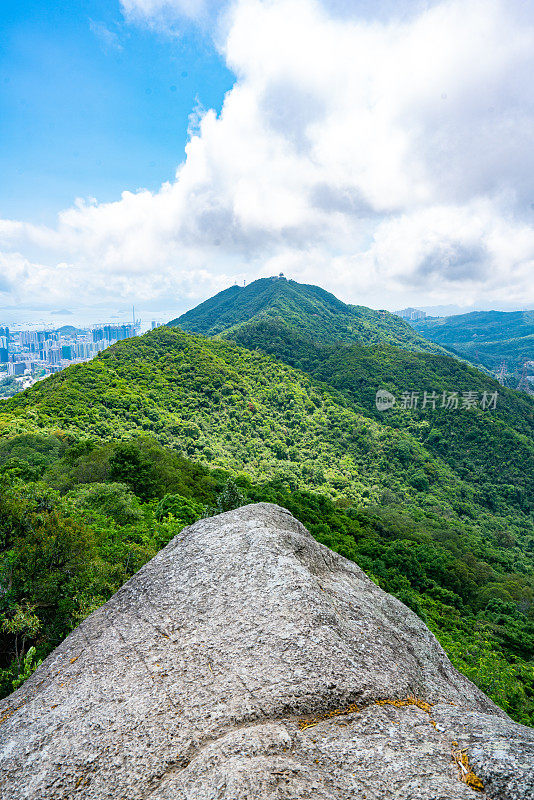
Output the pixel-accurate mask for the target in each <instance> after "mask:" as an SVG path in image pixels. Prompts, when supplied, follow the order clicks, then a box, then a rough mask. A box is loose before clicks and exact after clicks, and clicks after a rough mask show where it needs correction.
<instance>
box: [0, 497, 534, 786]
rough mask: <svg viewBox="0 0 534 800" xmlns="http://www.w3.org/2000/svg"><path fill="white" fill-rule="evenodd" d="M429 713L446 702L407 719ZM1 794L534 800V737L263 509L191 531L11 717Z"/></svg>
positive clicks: (1, 752) (331, 560) (354, 577)
mask: <svg viewBox="0 0 534 800" xmlns="http://www.w3.org/2000/svg"><path fill="white" fill-rule="evenodd" d="M410 697H416V698H420V699H422V700H424V701H426V702H427V703H429V704H432V705H431V706H429V707H428V706H425V705H424V704H423V703H420V704H419V705H417V704H414V703H413V702H410V701H409V702H408V703H407V704H404V705H399V704H397V706H396V705H393V704H392V701H395V700H405V699H407V698H410ZM384 701H387V702H384ZM332 711H340V712H341V713H336V714H335V715H331V716H327V715H328V713H329V712H332ZM461 750H465V751H466V753H467V757H468V760H469V765H470V767H471V768H472V770H473V772H474V773H475V774H476V776H478V778H479V779H480V780H481V781H482V783H483V785H484V790H483V791H478V792H477V791H475V790H474V789H473V788H471V787H470V786H469V785H468V784H466V783H465V782H462V781H461V780H460V777H459V776H460V768H459V767H458V766H457V764H456V762H455V760H454V759H453V752H456V753H457V752H458V751H461ZM0 784H1V785H0V796H1V797H2V799H3V800H23V799H24V798H32V800H60V799H61V800H64V799H66V798H87V800H108V799H109V800H112V799H113V800H149V798H150V800H262V799H263V798H265V800H271V799H272V800H274V798H286V799H287V800H300V798H310V799H313V800H349V799H350V800H359V798H361V799H362V800H364V799H365V800H386V798H388V799H389V798H395V799H396V800H409V799H410V798H413V799H414V800H461V799H462V800H463V798H466V799H467V798H475V797H479V798H502V799H503V800H504V799H505V798H506V800H519V798H521V800H524V799H526V798H534V788H533V787H534V730H532V729H530V728H526V727H523V726H522V725H517V724H515V723H514V722H512V721H511V720H510V719H509V718H508V717H507V716H506V714H505V713H504V712H503V711H501V710H500V709H499V708H497V707H496V706H495V705H494V704H493V703H492V702H491V701H490V700H489V699H488V698H487V697H486V696H485V695H484V694H482V693H481V692H480V691H479V690H478V689H477V688H476V687H475V686H474V685H473V684H472V683H470V682H469V681H468V680H467V679H466V678H464V677H463V676H461V675H460V674H459V673H457V672H456V671H455V670H454V669H453V667H452V666H451V664H450V662H449V661H448V659H447V657H446V655H445V654H444V652H443V650H442V649H441V647H440V646H439V644H438V643H437V641H436V639H435V638H434V637H433V636H432V634H431V633H430V632H429V631H428V629H427V628H426V627H425V625H424V624H423V623H422V622H421V620H420V619H419V618H418V617H417V616H416V615H415V614H413V613H412V612H411V611H410V610H409V609H408V608H406V607H405V606H404V605H402V603H400V602H399V601H397V600H396V599H394V598H393V597H391V596H390V595H387V594H385V593H384V592H383V591H382V590H381V589H379V588H378V587H377V586H375V584H373V583H372V582H371V581H370V580H369V579H368V578H367V577H366V576H365V575H364V573H363V572H362V571H361V570H360V569H359V568H358V567H357V566H356V565H355V564H353V563H351V562H349V561H347V560H346V559H344V558H342V557H341V556H339V555H337V554H335V553H333V552H331V551H330V550H328V549H327V548H326V547H323V546H322V545H320V544H318V543H317V542H315V541H314V539H313V538H312V537H311V536H310V534H309V533H308V532H307V531H306V529H305V528H304V527H303V526H302V525H301V524H300V523H299V522H297V521H296V520H295V519H294V518H293V517H292V516H291V514H289V513H288V512H287V511H285V510H284V509H282V508H279V507H278V506H275V505H270V504H266V503H260V504H257V505H250V506H245V507H244V508H240V509H237V510H236V511H230V512H228V513H226V514H221V515H219V516H217V517H212V518H210V519H206V520H201V521H200V522H197V523H196V524H195V525H192V526H191V527H189V528H186V529H185V530H183V531H182V532H181V533H180V534H179V535H178V536H177V537H176V538H175V539H173V541H172V542H170V544H169V545H168V546H167V547H166V548H165V549H164V550H162V551H161V552H160V553H159V554H158V555H157V556H156V557H155V558H154V559H152V561H150V562H149V563H148V564H147V565H146V566H145V567H143V569H141V570H140V571H139V572H138V573H137V574H136V575H134V577H133V578H132V579H131V580H130V581H128V583H127V584H126V585H125V586H123V588H122V589H121V590H120V591H119V592H117V594H115V595H114V596H113V597H112V598H111V600H110V601H109V602H108V603H106V604H105V605H104V606H103V607H102V608H100V609H99V610H98V611H96V612H94V613H93V614H91V616H90V617H88V618H87V619H86V620H85V622H83V623H82V624H81V625H80V626H79V627H78V628H77V629H76V630H75V631H73V633H71V634H70V636H69V637H68V638H67V639H66V640H65V641H64V642H63V643H62V644H61V645H60V646H59V647H58V648H57V649H56V650H55V651H54V652H53V653H51V655H50V656H49V657H48V658H47V659H46V661H45V662H44V663H43V664H42V665H41V667H40V668H39V669H38V670H37V671H36V672H35V673H34V675H33V676H32V677H31V678H30V679H29V680H28V681H27V682H26V683H25V684H24V685H23V686H22V687H21V688H20V689H18V690H17V691H16V692H15V693H14V694H12V695H11V696H10V697H8V698H7V699H5V700H3V701H2V702H1V703H0Z"/></svg>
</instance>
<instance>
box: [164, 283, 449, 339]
mask: <svg viewBox="0 0 534 800" xmlns="http://www.w3.org/2000/svg"><path fill="white" fill-rule="evenodd" d="M273 320H274V321H276V322H277V323H278V324H283V325H284V326H285V327H286V328H288V329H290V330H291V331H293V332H295V333H297V334H298V335H299V336H307V337H308V338H309V339H312V340H313V341H316V342H319V343H321V344H334V343H337V342H341V343H344V344H352V343H358V344H363V345H376V344H380V343H389V344H394V345H397V346H399V347H403V348H405V349H408V350H419V351H423V352H432V353H436V352H442V350H441V348H440V347H439V346H437V345H434V344H431V343H430V342H429V341H428V340H426V339H425V338H424V337H423V336H421V335H420V334H419V333H418V332H417V331H415V330H414V329H413V328H412V327H411V326H410V325H408V323H406V322H404V320H402V319H400V318H399V317H397V316H396V315H395V314H391V313H390V312H388V311H384V310H380V311H375V310H373V309H371V308H367V307H366V306H355V305H349V304H347V303H343V302H342V301H341V300H339V299H338V298H337V297H335V295H333V294H331V293H330V292H327V291H326V290H325V289H322V288H321V287H320V286H314V285H312V284H305V283H298V282H297V281H294V280H288V279H286V278H285V277H283V276H273V277H270V278H259V279H258V280H256V281H253V282H252V283H249V284H248V286H232V287H230V288H229V289H225V290H223V291H222V292H219V293H218V294H216V295H215V296H214V297H211V298H210V299H209V300H206V301H205V302H203V303H201V304H200V305H198V306H196V308H193V309H192V310H190V311H187V312H186V313H185V314H182V315H181V316H180V317H177V318H176V319H174V320H172V321H171V322H169V323H168V324H169V325H170V326H179V327H181V328H183V330H185V331H188V332H190V333H201V334H204V335H206V336H216V335H221V336H225V337H227V338H235V337H236V335H237V333H238V332H239V333H241V332H242V329H243V328H245V327H247V326H250V325H256V324H258V323H259V322H265V321H273Z"/></svg>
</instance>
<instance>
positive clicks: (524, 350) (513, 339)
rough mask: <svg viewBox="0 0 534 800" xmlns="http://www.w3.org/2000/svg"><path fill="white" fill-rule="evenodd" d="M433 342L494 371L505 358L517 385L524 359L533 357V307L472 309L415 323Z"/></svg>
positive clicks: (532, 359) (416, 328) (531, 359)
mask: <svg viewBox="0 0 534 800" xmlns="http://www.w3.org/2000/svg"><path fill="white" fill-rule="evenodd" d="M412 325H413V327H414V328H415V330H417V331H419V333H421V334H422V335H423V336H426V338H427V339H430V340H431V341H432V342H437V343H438V344H440V345H442V346H443V347H446V348H448V349H450V350H453V351H455V352H456V353H459V354H460V355H462V356H463V357H464V358H467V359H468V360H469V361H471V362H472V363H473V364H479V365H481V366H483V367H486V368H487V369H489V370H491V371H492V372H499V371H500V368H501V364H502V362H503V360H504V361H506V366H507V372H509V373H512V374H511V376H510V380H511V381H513V380H514V378H515V384H514V387H515V386H517V382H518V379H519V375H520V374H521V371H522V368H523V364H524V362H525V361H534V311H473V312H472V313H471V314H457V315H455V316H452V317H437V318H434V317H432V318H429V319H424V320H418V321H417V322H413V323H412Z"/></svg>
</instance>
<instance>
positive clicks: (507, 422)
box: [236, 320, 534, 514]
mask: <svg viewBox="0 0 534 800" xmlns="http://www.w3.org/2000/svg"><path fill="white" fill-rule="evenodd" d="M236 339H237V341H238V342H239V343H240V344H243V345H244V346H246V347H248V348H251V349H254V348H258V349H261V350H262V351H264V352H267V353H269V354H271V355H273V356H275V357H276V358H278V359H280V360H281V361H284V362H286V363H289V364H291V365H292V366H295V367H298V368H299V369H300V370H302V371H304V372H307V373H309V374H310V375H312V376H313V377H314V378H315V379H317V380H320V381H321V382H323V383H324V384H328V385H329V386H331V387H334V388H335V389H336V390H338V391H339V392H340V393H341V394H342V395H343V397H344V398H345V399H346V400H347V401H348V402H349V407H350V408H353V409H354V410H356V411H358V412H360V413H364V414H366V416H367V417H369V418H372V419H374V420H376V421H377V422H379V423H381V425H382V426H387V427H389V428H391V429H392V431H393V430H395V431H403V432H409V434H410V437H411V438H412V439H415V440H417V441H418V442H419V443H420V444H421V445H423V446H424V448H425V450H426V451H427V452H428V453H430V454H431V455H432V456H433V457H434V458H436V459H439V460H440V461H441V462H445V463H447V464H448V465H449V466H450V467H451V469H452V470H454V474H455V475H456V476H458V477H461V478H462V479H464V480H465V481H467V482H468V483H469V485H470V487H471V488H472V489H474V491H475V494H476V497H477V502H478V503H479V504H480V505H482V506H485V507H486V508H489V509H491V510H495V509H497V508H499V507H501V504H502V503H504V504H506V497H508V498H509V500H510V501H511V504H510V505H513V506H517V507H519V508H521V509H523V510H524V511H525V512H526V513H528V514H530V513H532V510H533V508H534V404H533V403H532V401H531V400H530V399H529V398H528V397H526V396H523V395H520V394H518V393H516V392H512V391H510V390H508V389H506V388H503V387H501V386H500V385H499V384H497V383H496V381H494V380H492V379H491V378H490V377H489V376H487V375H485V374H484V373H481V372H479V371H478V370H477V369H475V368H473V367H470V366H469V365H467V364H464V363H462V362H459V361H456V360H455V359H452V358H449V357H447V356H443V355H440V354H436V355H434V354H426V353H425V354H422V353H414V352H406V351H401V350H399V348H397V347H393V346H391V345H381V346H379V347H364V346H361V345H350V346H340V345H328V346H321V345H319V344H317V343H315V342H313V341H312V340H311V339H308V338H306V337H305V336H303V335H301V334H300V333H296V332H295V331H293V330H292V329H291V328H290V327H289V326H288V325H287V324H285V323H284V322H281V321H277V320H269V321H265V322H259V323H253V324H251V325H247V326H243V327H242V328H241V329H240V330H239V331H238V332H237V335H236ZM378 388H384V389H387V390H389V391H390V392H391V393H392V394H394V395H395V396H396V397H397V398H398V399H401V397H402V393H403V391H408V392H410V393H411V392H412V391H416V392H418V394H419V398H418V404H417V407H415V408H411V409H407V410H405V409H403V408H402V407H399V406H396V407H394V408H393V409H391V410H388V411H387V412H381V411H378V410H377V408H376V405H375V393H376V391H377V389H378ZM451 389H454V390H455V391H457V392H458V393H459V398H460V399H459V408H458V409H446V408H441V407H440V406H441V398H442V395H443V392H446V393H447V396H448V392H449V391H450V390H451ZM425 391H427V392H429V393H430V392H431V391H434V392H435V393H436V396H437V400H436V408H433V406H432V404H429V405H428V406H427V408H423V407H422V406H423V400H424V392H425ZM469 391H471V392H476V393H477V398H478V401H479V406H478V408H477V409H476V410H475V409H462V408H461V405H462V399H461V398H462V396H463V393H464V392H469ZM496 391H497V392H498V399H497V407H496V408H495V410H492V411H491V412H489V411H487V412H483V411H482V409H481V408H480V402H481V399H482V396H483V394H484V392H487V394H488V396H491V394H492V393H494V392H496ZM396 461H400V462H401V463H405V465H408V464H409V463H410V462H411V451H410V450H408V451H407V453H406V454H405V455H404V456H402V455H397V459H396V460H392V462H391V465H390V468H391V469H393V470H394V469H395V467H396ZM427 472H428V469H427ZM426 488H427V489H428V487H426Z"/></svg>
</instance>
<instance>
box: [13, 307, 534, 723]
mask: <svg viewBox="0 0 534 800" xmlns="http://www.w3.org/2000/svg"><path fill="white" fill-rule="evenodd" d="M264 325H267V326H268V327H269V332H268V334H267V332H266V331H265V329H264V327H263V326H264ZM272 325H277V326H279V323H276V321H275V322H270V321H267V322H266V323H261V324H259V325H254V326H250V327H249V328H248V329H247V331H245V329H244V328H243V329H242V332H241V333H242V335H243V336H245V335H247V336H249V339H248V340H247V344H248V346H249V347H250V348H254V347H258V346H260V345H261V346H262V348H263V349H269V348H270V349H271V350H272V351H273V353H274V354H275V355H276V358H273V357H272V356H269V355H267V354H265V353H264V352H260V351H259V350H254V349H245V348H243V347H241V346H238V345H237V344H235V343H233V342H230V341H225V340H221V339H217V338H216V339H208V338H205V337H202V336H191V335H189V334H186V333H183V332H181V331H179V330H177V329H176V328H160V329H157V330H155V331H152V332H150V333H148V334H145V336H143V337H139V338H136V339H131V340H127V341H123V342H120V343H118V344H117V345H114V346H113V347H112V348H109V349H108V350H107V351H104V352H103V353H101V355H100V356H99V357H98V358H96V359H94V360H93V361H91V362H89V363H86V364H83V365H78V366H74V367H71V368H69V369H67V370H65V371H63V372H61V373H59V374H57V375H55V376H54V377H53V378H51V379H48V380H46V381H43V382H41V383H39V384H36V385H35V386H34V387H32V388H31V389H30V390H28V391H26V392H24V393H22V394H20V395H18V396H16V397H13V398H11V399H9V400H6V401H3V403H2V406H1V410H2V413H1V415H0V425H1V431H2V438H1V445H0V462H1V464H2V467H1V470H2V472H3V474H4V478H3V480H4V489H3V493H2V506H1V510H0V523H1V526H2V536H3V545H2V555H1V562H0V564H1V566H0V569H1V571H2V574H3V575H4V576H8V575H9V585H10V589H9V591H8V592H7V593H5V594H4V595H3V598H2V603H3V609H2V613H3V615H4V622H3V623H2V625H3V632H4V633H3V635H4V639H5V648H4V650H5V652H8V653H10V658H9V659H8V661H7V662H6V661H4V664H3V665H2V666H3V669H4V673H3V674H4V679H3V680H4V685H5V690H8V689H9V687H10V685H11V684H12V682H13V681H15V682H16V681H19V680H21V679H22V677H23V675H24V674H26V673H29V672H30V671H31V670H32V669H33V667H34V666H35V663H36V661H37V660H38V658H40V657H42V656H43V655H46V653H47V652H49V650H50V648H51V647H53V646H54V645H55V644H57V642H58V641H59V640H60V639H61V638H62V636H64V635H65V634H66V632H68V630H70V629H71V627H72V626H73V625H74V624H76V622H77V621H79V619H81V618H83V616H84V615H85V614H86V613H88V612H89V611H90V610H91V609H92V608H94V607H95V606H97V605H98V604H100V603H101V602H103V601H104V600H105V599H106V598H107V597H109V596H110V594H111V593H112V592H113V591H115V590H116V588H118V586H119V585H120V584H121V582H123V581H124V580H125V579H126V578H127V577H128V575H130V574H132V572H133V571H135V570H136V569H137V568H139V566H140V565H141V564H142V563H144V562H145V561H146V560H147V559H148V558H150V557H151V556H152V555H153V554H154V553H155V552H156V551H157V549H158V548H159V547H161V546H162V545H163V544H164V543H165V542H166V541H168V539H169V538H170V537H172V536H173V535H174V534H175V533H177V532H178V531H179V529H180V527H181V526H182V525H184V524H186V523H188V522H191V521H193V520H194V519H196V518H198V517H199V516H201V515H203V514H206V513H213V511H214V510H217V509H224V508H226V507H232V506H233V505H235V504H239V503H242V502H246V501H247V500H262V499H263V500H272V501H275V502H279V503H281V504H282V505H285V506H287V507H288V508H290V510H291V511H292V512H293V513H294V514H295V515H296V516H297V517H298V518H299V519H302V521H303V522H304V523H305V524H306V525H308V526H309V527H310V529H311V530H312V532H313V533H314V535H315V536H316V537H317V538H318V539H319V540H320V541H322V542H324V543H326V544H328V545H329V546H330V547H333V548H334V549H336V550H339V552H342V553H343V554H345V555H346V556H347V557H349V558H353V559H355V560H356V561H357V562H358V563H359V564H360V565H361V566H362V567H363V568H364V569H365V570H366V571H367V572H368V573H369V574H370V575H371V576H372V577H373V578H374V579H375V580H376V581H377V582H378V583H380V585H382V586H383V587H384V588H385V589H387V590H388V591H392V592H394V593H395V594H397V596H399V597H400V598H401V599H402V600H404V601H405V602H407V603H408V604H410V605H411V606H412V607H413V608H415V609H416V610H417V611H418V613H420V614H421V616H422V617H423V618H424V619H425V620H426V621H427V622H428V623H429V624H430V625H431V627H432V628H433V629H434V630H435V632H436V633H437V635H438V636H439V637H440V638H441V640H442V642H443V643H444V645H445V646H446V648H447V650H448V652H449V654H450V655H451V657H452V658H453V659H454V660H455V663H456V664H457V665H458V666H459V668H460V669H463V670H464V671H465V672H466V674H468V675H469V676H470V677H472V679H473V680H475V681H476V682H478V683H479V685H480V686H482V688H484V690H485V691H487V692H488V693H489V694H490V695H492V696H493V697H494V698H495V699H496V700H497V701H498V702H500V703H501V704H502V705H503V706H505V707H506V708H507V709H508V710H509V711H510V713H513V714H514V715H515V716H516V718H517V719H522V720H524V721H528V720H532V719H534V718H533V717H532V694H531V686H532V677H533V673H532V667H531V666H529V660H530V659H532V657H533V655H534V649H533V648H534V641H533V611H532V609H533V598H534V577H533V576H534V570H533V551H534V529H533V525H532V515H531V505H530V504H531V501H532V492H531V481H532V467H531V465H532V436H531V426H532V405H529V403H530V401H529V400H528V398H525V399H522V398H519V397H518V396H517V395H516V394H515V393H512V392H509V393H506V392H505V396H504V397H503V403H502V406H501V407H498V408H497V409H495V410H493V411H485V412H484V411H483V410H482V409H481V408H480V407H476V408H470V409H463V410H462V409H460V408H459V409H457V410H449V412H445V411H443V412H441V411H439V410H436V412H435V415H434V412H432V414H430V412H427V414H426V415H425V414H424V413H423V412H422V411H421V410H417V409H416V410H409V409H406V410H404V409H394V410H393V411H392V412H385V413H380V412H378V411H377V410H376V407H375V406H374V402H373V401H374V398H373V395H372V392H371V393H370V387H371V386H376V385H377V384H381V385H385V386H386V387H388V386H389V387H390V388H391V389H396V388H401V386H402V384H403V382H404V381H405V380H406V379H408V377H409V378H410V380H411V383H410V387H414V386H418V384H419V381H421V382H422V381H424V382H425V384H426V385H429V387H430V388H431V387H432V386H435V388H436V389H441V387H445V386H446V387H447V388H450V387H451V386H452V385H454V386H455V387H459V388H460V389H461V388H462V386H463V385H464V384H463V383H461V381H464V382H465V385H466V386H467V385H468V384H469V386H470V388H472V386H475V387H476V388H478V389H479V390H480V391H482V390H483V388H484V387H485V386H487V387H488V388H493V385H494V384H493V382H492V381H491V379H489V378H487V377H485V376H483V375H481V374H480V373H477V372H476V371H475V370H470V368H467V367H465V366H464V365H462V364H459V363H458V362H455V361H453V360H452V359H448V358H445V359H444V360H443V363H442V357H441V356H428V355H424V354H416V353H406V352H404V351H400V350H399V348H395V347H392V346H389V345H383V346H382V347H381V349H379V350H376V349H375V348H362V347H358V346H354V345H353V346H350V347H347V346H339V345H333V346H330V348H326V349H323V348H319V350H317V349H316V348H317V347H318V346H317V345H315V344H314V343H313V342H311V341H310V340H306V339H302V340H301V341H300V343H299V342H298V341H292V339H291V336H292V335H293V334H292V331H289V332H288V330H287V329H286V328H284V327H283V326H282V327H283V329H282V331H281V332H280V335H279V336H278V338H277V336H276V335H274V332H273V330H271V329H270V328H271V327H272ZM283 333H285V334H286V338H284V336H283V335H282V334H283ZM288 336H289V338H287V337H288ZM254 337H256V338H254ZM257 337H259V338H257ZM284 348H289V349H290V350H291V351H292V353H293V356H292V358H293V360H294V361H295V362H296V363H297V364H298V367H299V368H295V367H292V366H290V365H288V364H285V363H282V360H281V359H282V356H283V352H282V351H283V349H284ZM373 354H375V355H373ZM399 354H401V355H402V358H401V356H400V355H399ZM284 357H285V358H288V356H287V353H286V354H285V356H284ZM406 357H409V359H410V360H409V361H405V360H403V359H404V358H406ZM366 358H367V359H368V360H367V361H366ZM377 363H380V364H381V365H382V367H381V368H382V372H377ZM447 369H448V370H449V372H447ZM305 370H307V372H308V374H306V372H305ZM366 370H367V371H366ZM460 379H461V380H460ZM384 381H386V383H383V382H384ZM459 381H460V383H459ZM447 413H448V416H447ZM455 431H457V433H456V434H454V436H453V433H454V432H455ZM140 435H141V436H145V437H146V436H147V435H150V437H151V439H146V438H145V439H143V438H141V439H139V438H138V437H139V436H140ZM136 437H137V438H136ZM451 437H452V438H451ZM454 437H455V442H452V443H451V441H452V439H453V438H454ZM495 465H496V466H495ZM229 480H230V483H229V482H228V481H229ZM231 481H233V482H234V483H233V484H232V482H231ZM6 579H7V578H6V577H4V581H5V580H6ZM45 597H49V598H50V597H54V598H55V599H54V602H53V603H51V604H50V603H49V601H48V600H45V599H44V598H45ZM30 645H34V646H35V648H36V649H35V651H31V653H30V650H29V648H30ZM21 654H22V655H21ZM21 676H22V677H21Z"/></svg>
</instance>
